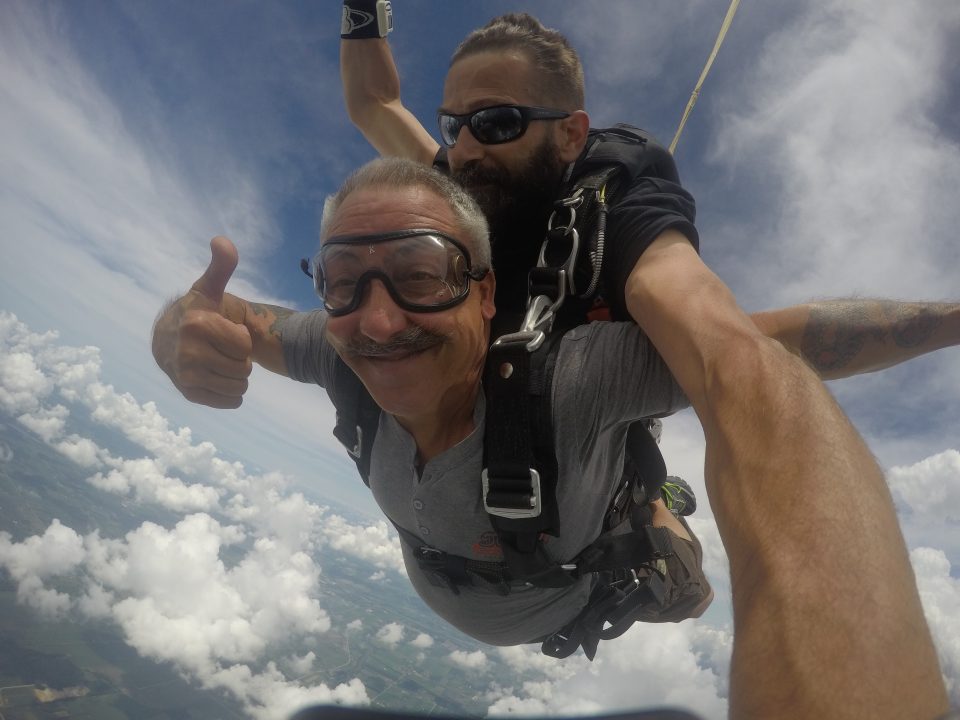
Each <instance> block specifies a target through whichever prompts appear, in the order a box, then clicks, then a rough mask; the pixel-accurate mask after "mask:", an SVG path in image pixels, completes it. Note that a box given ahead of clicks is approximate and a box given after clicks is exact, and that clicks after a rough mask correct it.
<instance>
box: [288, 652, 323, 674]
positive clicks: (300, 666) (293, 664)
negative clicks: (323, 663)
mask: <svg viewBox="0 0 960 720" xmlns="http://www.w3.org/2000/svg"><path fill="white" fill-rule="evenodd" d="M316 659H317V654H316V653H315V652H313V651H312V650H311V651H310V652H308V653H306V654H305V655H294V656H293V657H290V658H288V659H287V664H288V665H289V666H290V670H291V671H292V672H293V673H294V675H306V674H307V673H308V672H310V671H311V670H313V663H314V662H315V661H316Z"/></svg>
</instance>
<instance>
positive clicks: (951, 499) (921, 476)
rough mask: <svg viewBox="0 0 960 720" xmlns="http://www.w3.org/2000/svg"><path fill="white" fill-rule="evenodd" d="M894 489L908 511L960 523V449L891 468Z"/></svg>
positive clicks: (889, 472)
mask: <svg viewBox="0 0 960 720" xmlns="http://www.w3.org/2000/svg"><path fill="white" fill-rule="evenodd" d="M887 480H888V482H889V483H890V489H891V491H892V492H893V496H894V498H895V499H896V500H897V501H898V504H899V505H900V506H901V507H902V508H904V509H905V510H906V511H907V512H911V513H916V514H919V515H934V516H940V517H941V518H942V519H943V520H945V521H949V522H954V523H960V452H957V451H956V450H946V451H944V452H942V453H939V454H938V455H934V456H932V457H928V458H925V459H923V460H921V461H920V462H918V463H914V464H913V465H909V466H896V467H892V468H890V470H889V471H888V472H887Z"/></svg>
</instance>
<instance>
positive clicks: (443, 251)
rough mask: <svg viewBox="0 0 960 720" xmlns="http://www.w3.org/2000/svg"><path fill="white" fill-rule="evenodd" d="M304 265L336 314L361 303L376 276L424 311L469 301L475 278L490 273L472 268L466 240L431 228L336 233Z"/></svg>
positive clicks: (399, 298) (405, 304) (406, 304)
mask: <svg viewBox="0 0 960 720" xmlns="http://www.w3.org/2000/svg"><path fill="white" fill-rule="evenodd" d="M300 267H301V269H302V270H303V271H304V272H305V273H306V274H307V275H310V276H311V277H312V278H313V286H314V288H315V289H316V291H317V295H319V296H320V299H321V300H323V306H324V308H326V310H327V312H328V313H329V314H330V315H331V316H333V317H337V316H340V315H347V314H348V313H352V312H353V311H354V310H356V309H357V308H358V307H360V303H361V302H362V301H363V291H364V288H365V287H366V286H367V285H368V284H369V283H370V281H371V280H373V279H374V278H376V279H377V280H380V281H381V282H382V283H383V285H384V287H385V288H386V289H387V292H388V293H390V297H391V298H393V301H394V302H395V303H396V304H397V305H398V306H399V307H401V308H403V309H404V310H409V311H410V312H421V313H422V312H439V311H440V310H446V309H447V308H451V307H453V306H454V305H457V304H459V303H461V302H463V301H464V299H465V298H466V297H467V293H468V292H469V291H470V281H471V280H482V279H483V278H484V277H486V275H487V273H488V272H489V269H488V268H481V269H473V268H471V266H470V253H469V252H468V251H467V249H466V248H465V247H464V246H463V245H462V244H461V243H459V242H458V241H456V240H454V239H453V238H452V237H450V236H449V235H445V234H444V233H442V232H438V231H436V230H429V229H412V230H397V231H394V232H387V233H377V234H374V235H341V236H335V237H332V238H330V239H328V240H327V241H326V242H324V243H323V246H322V247H321V248H320V251H319V252H318V253H317V254H316V255H314V257H313V261H312V262H310V263H308V262H307V261H306V260H301V261H300Z"/></svg>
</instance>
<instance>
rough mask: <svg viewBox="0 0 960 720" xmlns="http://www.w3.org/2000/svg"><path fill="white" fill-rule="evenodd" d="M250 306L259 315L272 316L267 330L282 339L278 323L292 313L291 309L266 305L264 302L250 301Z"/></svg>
mask: <svg viewBox="0 0 960 720" xmlns="http://www.w3.org/2000/svg"><path fill="white" fill-rule="evenodd" d="M250 308H251V309H252V310H253V312H254V314H256V315H259V316H261V317H264V318H267V319H269V318H270V316H271V315H272V316H273V322H272V323H270V328H269V330H268V332H269V333H270V334H271V335H272V336H274V337H276V338H279V339H282V337H283V336H282V333H281V331H280V325H281V323H282V322H283V321H284V319H286V318H287V317H289V316H290V315H293V312H294V311H293V310H290V309H288V308H285V307H280V306H279V305H266V304H264V303H250Z"/></svg>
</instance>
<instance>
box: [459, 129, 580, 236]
mask: <svg viewBox="0 0 960 720" xmlns="http://www.w3.org/2000/svg"><path fill="white" fill-rule="evenodd" d="M563 171H564V164H563V163H562V162H561V161H560V158H558V157H557V152H556V148H555V146H554V144H553V142H552V141H551V140H550V139H549V138H545V139H544V141H543V142H542V143H541V144H540V145H539V146H538V147H537V148H536V149H535V150H534V152H533V154H532V155H531V156H530V157H529V158H528V159H527V160H526V162H524V163H523V164H522V165H521V166H519V167H518V168H516V169H515V170H507V169H506V168H504V167H502V166H495V167H490V166H482V165H481V164H480V162H479V161H476V160H474V161H470V162H468V163H466V164H465V165H464V166H463V167H462V168H460V169H459V170H457V171H456V172H453V173H451V175H452V177H453V179H454V180H456V181H457V182H459V183H460V184H461V185H462V186H463V187H464V188H466V190H467V191H468V192H470V194H471V195H473V197H474V199H475V200H476V201H477V203H478V204H479V205H480V209H481V210H483V214H484V215H486V217H487V222H488V223H489V224H490V234H491V236H492V239H493V241H494V243H496V241H497V240H498V239H501V244H503V242H509V244H510V245H511V246H514V245H516V244H517V240H516V238H517V235H518V234H522V235H524V236H526V235H528V234H529V233H530V232H531V231H532V232H534V233H536V234H535V235H534V238H535V243H536V244H537V246H538V247H539V242H540V241H541V240H542V239H543V232H544V230H545V228H546V225H545V223H546V221H547V218H548V217H549V216H550V211H551V210H552V209H553V202H554V201H555V200H556V199H557V192H558V191H559V189H560V181H561V179H562V177H563ZM507 238H509V240H506V239H507ZM495 249H496V251H497V254H498V255H500V254H501V252H502V251H504V250H508V248H505V247H496V245H495Z"/></svg>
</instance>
